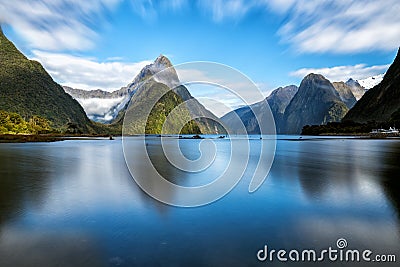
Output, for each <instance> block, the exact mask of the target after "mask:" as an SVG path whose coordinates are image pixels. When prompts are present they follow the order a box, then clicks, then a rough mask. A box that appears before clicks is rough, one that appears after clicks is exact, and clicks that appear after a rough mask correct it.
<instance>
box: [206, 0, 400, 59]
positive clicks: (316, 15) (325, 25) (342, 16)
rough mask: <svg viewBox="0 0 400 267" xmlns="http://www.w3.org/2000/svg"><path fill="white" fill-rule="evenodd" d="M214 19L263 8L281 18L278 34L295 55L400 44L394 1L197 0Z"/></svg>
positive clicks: (384, 48)
mask: <svg viewBox="0 0 400 267" xmlns="http://www.w3.org/2000/svg"><path fill="white" fill-rule="evenodd" d="M198 3H199V6H200V8H201V9H204V10H206V11H208V12H209V13H211V14H212V18H213V20H214V21H217V22H218V21H222V20H224V19H232V18H233V19H241V18H243V17H245V16H246V15H248V14H249V12H250V11H251V10H255V9H259V10H260V9H261V10H265V11H266V12H274V13H276V14H279V15H281V16H282V18H283V19H284V20H285V23H283V24H282V26H281V27H280V28H279V29H278V31H277V34H278V35H279V36H280V37H281V39H282V42H283V43H287V44H290V45H291V46H292V47H293V48H294V49H295V50H297V51H298V52H306V53H326V52H332V53H354V52H366V51H391V50H394V49H397V48H398V47H399V45H400V16H399V15H398V14H399V13H400V2H399V1H398V0H385V1H376V0H354V1H348V0H339V1H338V0H324V1H320V0H298V1H295V0H248V1H244V0H226V1H223V0H214V1H213V0H199V1H198Z"/></svg>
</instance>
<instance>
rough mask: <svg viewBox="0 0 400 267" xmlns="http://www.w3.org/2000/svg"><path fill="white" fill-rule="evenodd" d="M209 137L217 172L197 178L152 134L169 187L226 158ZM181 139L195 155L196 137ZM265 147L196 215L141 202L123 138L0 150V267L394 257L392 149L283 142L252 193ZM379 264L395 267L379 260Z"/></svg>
mask: <svg viewBox="0 0 400 267" xmlns="http://www.w3.org/2000/svg"><path fill="white" fill-rule="evenodd" d="M214 141H215V144H216V147H217V154H216V158H215V163H217V167H210V168H209V169H207V170H205V171H203V172H201V173H198V174H196V175H194V176H193V175H190V174H188V173H185V172H182V171H177V170H174V169H173V168H171V167H170V165H169V164H167V162H166V159H165V157H163V155H162V154H161V150H160V147H159V145H158V140H157V138H156V137H154V139H149V141H148V144H149V148H148V151H149V153H150V156H151V158H152V159H153V162H154V164H155V165H156V167H157V169H158V170H159V171H160V173H163V174H164V175H165V176H167V178H169V179H170V180H172V181H174V182H175V183H177V184H182V185H190V186H194V185H201V184H204V183H208V182H210V181H211V180H212V179H213V178H212V177H214V176H216V175H218V173H217V172H219V171H220V169H219V168H218V164H220V165H221V166H222V165H224V164H223V163H224V162H225V163H226V162H228V161H229V140H226V139H222V140H219V139H218V140H214ZM131 142H133V143H134V142H135V141H134V140H131ZM180 142H181V149H182V152H183V154H185V155H187V156H188V157H189V158H190V157H192V158H196V157H197V156H198V154H199V151H198V144H199V142H200V140H181V141H180ZM261 142H267V141H266V140H259V139H254V140H250V144H251V148H252V149H251V153H252V154H251V155H250V162H249V169H248V170H247V171H246V173H245V176H244V177H243V179H242V180H241V181H240V182H239V184H238V185H237V186H236V187H235V188H234V189H233V190H232V191H231V192H230V193H229V194H227V195H226V196H225V197H223V198H222V199H220V200H218V201H216V202H214V203H211V204H209V205H206V206H202V207H197V208H177V207H172V206H168V205H165V204H161V203H160V202H158V201H156V200H154V199H152V198H151V197H149V196H148V195H147V194H145V193H144V192H143V191H142V190H141V189H140V188H139V187H138V186H137V185H136V184H135V182H134V181H133V179H132V177H131V176H130V173H129V171H128V169H127V166H126V163H125V160H124V156H123V150H122V144H121V139H117V140H115V141H110V140H70V141H63V142H56V143H26V144H0V266H283V265H291V264H289V263H286V264H284V263H280V262H278V261H277V260H276V259H275V261H274V262H259V261H258V260H257V257H256V253H257V251H258V250H260V249H262V248H263V247H264V245H268V247H269V248H270V249H277V250H278V249H286V250H291V249H311V248H312V249H322V248H327V247H329V246H331V247H333V248H336V240H337V239H339V238H345V239H346V240H347V242H348V247H349V248H354V249H359V250H363V249H370V250H372V251H373V252H374V253H375V254H396V256H397V258H398V257H399V256H400V253H399V252H400V222H399V220H400V213H399V212H400V211H399V208H400V186H399V185H400V182H399V178H398V177H400V176H399V174H400V166H399V165H400V164H399V163H400V161H399V159H400V141H398V140H360V139H351V138H348V139H347V138H338V139H336V138H322V139H321V138H302V139H299V138H298V137H285V136H281V137H280V140H278V141H277V150H276V155H275V160H274V163H273V165H272V168H271V171H270V174H269V176H268V177H267V179H266V180H265V182H264V184H263V185H262V186H261V187H260V188H259V189H258V190H257V191H256V192H255V193H252V194H250V193H248V185H249V182H250V178H251V171H252V170H254V167H255V165H256V164H257V162H258V157H257V153H259V152H258V150H257V147H259V146H260V144H261ZM132 151H133V150H132ZM133 153H134V151H133ZM138 166H139V167H140V164H139V165H138ZM142 171H143V173H145V171H146V170H142ZM171 194H173V192H171ZM303 264H304V265H306V266H310V263H303ZM326 264H327V263H326V262H324V263H323V265H322V263H321V266H325V265H326ZM334 264H336V265H340V266H343V265H342V264H344V265H345V266H352V265H354V263H343V262H336V263H334ZM359 264H361V266H363V263H359ZM364 264H365V263H364ZM298 265H299V263H296V264H295V266H298ZM312 265H315V266H319V264H318V263H314V264H312ZM386 265H388V266H396V264H395V263H391V264H390V263H386V264H385V263H380V264H377V266H386ZM368 266H373V264H371V263H370V264H368Z"/></svg>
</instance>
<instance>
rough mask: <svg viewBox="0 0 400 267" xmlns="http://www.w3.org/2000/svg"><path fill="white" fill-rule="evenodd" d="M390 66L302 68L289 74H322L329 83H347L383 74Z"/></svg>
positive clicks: (362, 65)
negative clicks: (351, 80)
mask: <svg viewBox="0 0 400 267" xmlns="http://www.w3.org/2000/svg"><path fill="white" fill-rule="evenodd" d="M389 66H390V65H376V66H366V65H365V64H357V65H352V66H351V65H350V66H336V67H331V68H303V69H299V70H296V71H293V72H291V73H290V75H291V76H293V77H299V78H303V77H304V76H306V75H307V74H309V73H317V74H322V75H323V76H324V77H326V78H327V79H328V80H330V81H331V82H337V81H347V80H348V79H350V78H353V79H357V80H360V79H365V78H368V77H371V76H375V75H378V74H382V73H385V72H386V71H387V69H388V68H389Z"/></svg>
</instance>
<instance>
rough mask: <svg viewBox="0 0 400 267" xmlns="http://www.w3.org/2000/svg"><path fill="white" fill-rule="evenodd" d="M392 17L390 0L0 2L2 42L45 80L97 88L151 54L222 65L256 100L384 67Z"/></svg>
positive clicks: (394, 38) (395, 35)
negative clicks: (34, 63) (317, 79)
mask: <svg viewBox="0 0 400 267" xmlns="http://www.w3.org/2000/svg"><path fill="white" fill-rule="evenodd" d="M398 14H400V2H399V1H398V0H385V1H376V0H372V1H369V0H359V1H348V0H335V1H334V0H299V1H294V0H247V1H246V0H225V1H224V0H214V1H213V0H192V1H190V0H159V1H157V0H92V1H81V0H41V1H39V0H36V1H32V0H13V1H10V0H0V23H1V24H2V28H3V31H4V33H5V34H6V36H7V37H8V38H9V39H10V40H11V41H13V42H14V43H15V44H16V46H17V47H18V49H20V50H21V51H22V52H23V53H24V54H25V55H27V56H28V57H29V58H31V59H35V60H38V61H39V62H41V63H42V64H43V65H44V67H45V68H46V70H47V71H48V72H49V73H50V75H51V76H52V77H53V79H54V80H56V81H57V82H59V83H60V84H62V85H68V86H71V87H74V88H80V89H86V90H90V89H98V88H99V89H103V90H107V91H113V90H116V89H119V88H120V87H122V86H125V85H127V84H128V83H129V82H130V81H132V80H133V78H134V76H135V75H136V74H137V73H138V72H139V71H140V69H141V68H142V67H144V66H145V65H146V64H149V63H151V62H152V61H153V60H154V59H155V58H156V57H157V56H158V55H160V54H164V55H166V56H167V57H168V58H169V59H170V60H171V62H172V63H173V64H181V63H185V62H191V61H211V62H217V63H221V64H225V65H228V66H231V67H233V68H235V69H237V70H238V71H240V72H242V73H243V74H244V75H246V76H247V77H249V78H250V79H251V80H252V81H253V82H254V83H255V84H256V85H257V86H258V87H259V88H260V90H261V91H262V92H263V93H264V95H265V96H267V95H268V94H269V93H270V92H271V90H273V89H275V88H277V87H279V86H286V85H290V84H295V85H299V84H300V82H301V80H302V78H303V77H304V76H305V75H307V74H308V73H310V72H314V73H321V74H323V75H324V76H325V77H326V78H328V79H329V80H331V81H346V80H347V79H349V78H353V79H363V78H367V77H369V76H373V75H377V74H382V73H384V72H385V71H386V70H387V68H388V67H389V65H390V63H392V62H393V59H394V57H395V55H396V52H397V50H398V48H399V45H400V16H399V15H398ZM203 93H204V92H203ZM193 94H194V95H196V93H195V92H193ZM215 97H217V98H218V97H222V98H223V96H219V95H216V96H215Z"/></svg>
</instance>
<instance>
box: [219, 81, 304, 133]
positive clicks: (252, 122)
mask: <svg viewBox="0 0 400 267" xmlns="http://www.w3.org/2000/svg"><path fill="white" fill-rule="evenodd" d="M297 89H298V88H297V86H295V85H290V86H286V87H279V88H277V89H275V90H274V91H272V93H271V94H270V95H269V96H268V97H267V98H266V99H265V100H263V101H260V102H257V103H255V104H252V105H250V106H245V107H241V108H238V109H236V110H234V111H231V112H229V113H227V114H225V115H224V116H223V117H221V121H222V122H224V123H225V124H226V125H227V126H228V127H229V128H230V129H231V130H232V131H234V132H235V131H236V130H237V129H240V128H239V127H240V126H239V125H236V123H234V121H235V120H234V118H235V117H236V115H235V113H236V114H237V115H238V116H239V118H240V119H241V121H242V122H243V124H244V126H245V127H246V130H247V132H248V133H249V134H260V129H259V127H258V123H257V120H256V116H255V114H256V115H257V116H258V117H259V118H262V116H264V115H265V114H266V113H265V112H266V109H267V108H268V107H267V104H268V105H269V107H270V109H271V112H272V115H273V117H274V119H275V126H276V131H277V133H281V132H282V119H283V114H284V112H285V109H286V107H287V105H288V104H289V102H290V100H291V99H292V98H293V96H294V95H295V94H296V92H297Z"/></svg>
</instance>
